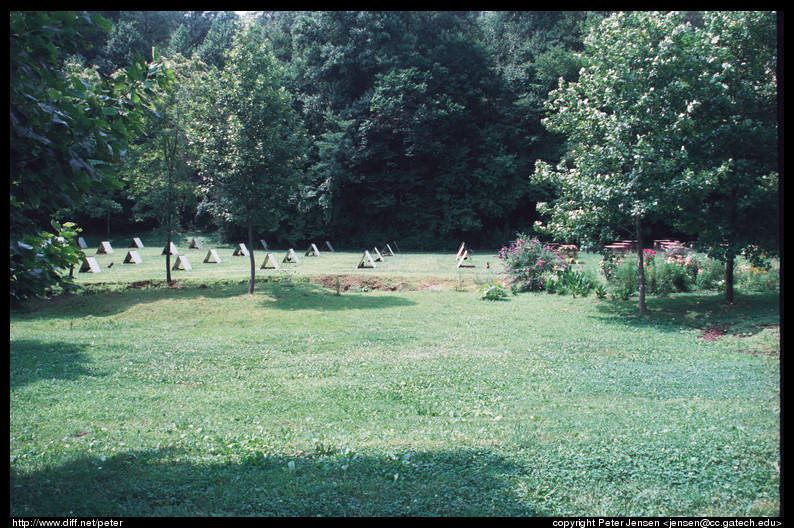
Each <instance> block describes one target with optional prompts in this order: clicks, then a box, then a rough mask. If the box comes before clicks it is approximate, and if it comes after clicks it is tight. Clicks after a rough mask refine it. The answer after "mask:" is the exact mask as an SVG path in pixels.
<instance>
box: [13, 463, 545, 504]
mask: <svg viewBox="0 0 794 528" xmlns="http://www.w3.org/2000/svg"><path fill="white" fill-rule="evenodd" d="M224 458H225V461H223V462H214V461H209V462H206V463H200V464H199V463H195V462H185V461H184V454H183V453H182V452H180V451H177V450H170V451H168V450H160V451H159V452H157V453H154V452H148V453H124V454H117V455H114V456H112V457H101V458H99V457H83V458H79V459H76V460H74V461H72V462H69V463H67V464H64V465H62V466H57V467H53V468H48V469H44V470H41V471H34V472H32V473H29V474H22V473H20V472H19V471H18V470H17V469H15V467H14V464H13V463H12V466H11V479H10V482H11V486H10V499H11V500H10V506H11V508H10V509H11V516H39V515H41V516H75V515H77V516H158V517H164V516H210V515H213V516H214V515H218V516H317V515H321V516H348V517H358V516H533V515H542V512H538V511H534V510H533V509H532V507H531V505H527V504H525V503H523V502H522V501H521V500H519V498H518V497H516V496H515V494H514V492H513V490H512V488H511V485H510V483H509V480H510V479H509V477H510V476H511V475H515V474H516V473H518V472H520V471H521V468H520V467H519V466H517V465H515V464H514V463H512V462H510V461H508V460H506V459H504V458H502V457H500V456H497V455H494V454H493V453H490V452H481V451H470V450H461V451H453V452H449V451H444V452H420V453H413V454H412V455H411V456H409V457H406V455H403V456H400V457H398V456H396V455H392V454H391V453H389V454H388V455H380V456H378V455H375V456H371V455H352V454H345V455H343V454H340V453H327V452H326V453H322V454H319V453H318V454H313V455H312V454H310V455H305V456H300V457H287V456H281V455H268V456H264V455H263V454H262V453H256V454H254V453H246V454H244V455H243V456H242V457H239V458H238V459H237V460H235V461H234V462H229V461H228V458H226V457H224Z"/></svg>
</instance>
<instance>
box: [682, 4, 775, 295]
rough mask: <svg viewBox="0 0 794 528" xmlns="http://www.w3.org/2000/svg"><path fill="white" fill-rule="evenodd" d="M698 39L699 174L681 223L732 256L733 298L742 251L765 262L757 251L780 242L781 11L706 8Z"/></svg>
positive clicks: (718, 252)
mask: <svg viewBox="0 0 794 528" xmlns="http://www.w3.org/2000/svg"><path fill="white" fill-rule="evenodd" d="M698 43H699V49H698V50H697V52H696V53H695V55H696V56H698V57H700V61H701V66H700V68H699V70H698V73H699V75H698V78H697V79H696V82H694V83H693V84H692V88H691V89H692V91H693V97H692V98H691V100H692V101H693V103H692V104H693V105H694V106H695V110H694V112H693V120H694V122H693V135H692V139H691V141H690V142H689V144H688V148H689V150H690V151H691V156H690V157H691V159H692V165H691V170H692V171H693V172H694V173H696V174H697V175H698V178H697V184H696V185H693V186H692V188H690V189H687V190H686V192H682V193H680V196H679V197H678V199H677V203H678V204H679V206H680V211H678V213H677V215H676V216H677V218H678V221H677V224H678V227H679V229H681V230H683V231H685V232H689V233H691V234H693V235H694V236H696V237H697V240H696V242H697V244H698V246H699V248H700V249H702V250H704V251H707V252H708V253H709V255H710V256H712V257H715V258H717V259H719V260H721V261H722V262H724V263H725V300H726V301H727V302H728V303H731V304H732V303H733V302H734V287H733V275H734V263H735V260H736V258H737V257H738V256H739V255H744V256H745V257H747V258H749V259H750V260H751V261H753V263H754V264H756V265H758V264H762V262H759V259H757V257H759V256H761V255H762V254H763V253H764V252H766V253H768V254H776V253H778V252H779V248H780V244H779V235H780V231H779V228H780V217H779V208H778V203H779V201H778V200H779V199H778V196H779V188H778V134H777V120H778V111H777V17H776V15H775V13H773V12H761V11H753V12H735V11H720V12H713V13H712V12H708V13H703V26H702V27H700V28H699V39H698ZM694 94H696V95H694ZM760 260H761V261H762V260H763V259H760Z"/></svg>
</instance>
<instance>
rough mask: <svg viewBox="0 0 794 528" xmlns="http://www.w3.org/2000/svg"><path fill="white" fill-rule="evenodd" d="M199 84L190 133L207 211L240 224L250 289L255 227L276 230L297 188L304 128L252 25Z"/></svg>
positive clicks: (240, 33) (251, 288)
mask: <svg viewBox="0 0 794 528" xmlns="http://www.w3.org/2000/svg"><path fill="white" fill-rule="evenodd" d="M199 88H201V91H197V98H196V100H195V103H196V106H195V108H194V115H195V117H196V119H194V125H195V127H194V129H193V131H192V135H193V141H194V142H195V144H196V145H197V146H198V147H199V149H200V152H201V158H200V170H201V175H202V177H203V180H204V185H205V186H206V188H207V190H208V192H209V195H210V201H211V205H210V207H209V209H210V210H211V211H213V213H214V214H215V216H216V217H218V218H219V219H221V220H222V221H227V222H231V223H234V224H236V225H238V226H240V227H243V228H245V230H246V232H247V234H248V245H249V248H250V249H251V251H250V257H249V258H250V268H251V274H250V281H249V286H248V293H249V294H253V292H254V283H255V278H256V263H255V261H254V252H253V233H254V230H255V229H257V230H263V231H269V230H272V229H275V228H276V227H277V226H278V225H279V222H280V220H281V218H282V215H283V212H284V211H285V210H286V207H287V205H288V202H289V200H290V199H291V198H292V196H293V194H294V192H295V191H296V190H297V189H298V185H299V179H298V176H299V174H300V165H301V162H302V160H303V159H304V151H305V133H304V131H303V127H302V123H301V121H300V118H299V116H298V114H297V112H295V110H294V109H293V103H292V98H291V97H290V95H289V93H288V92H287V91H286V90H285V89H284V87H283V73H282V69H281V67H280V65H279V63H278V62H277V61H276V60H275V58H274V57H273V55H272V53H271V52H270V50H269V49H268V47H267V45H266V41H265V39H264V37H263V34H262V30H261V28H260V27H258V26H256V25H249V26H246V27H243V28H241V29H240V30H239V31H238V32H237V33H236V34H235V36H234V44H233V46H232V48H231V50H229V52H228V53H227V55H226V65H225V67H224V69H223V71H222V72H219V71H218V70H216V69H214V68H213V69H211V70H210V72H209V74H208V75H207V76H206V78H204V82H203V85H202V86H201V87H199ZM197 90H198V88H197Z"/></svg>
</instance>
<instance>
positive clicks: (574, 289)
mask: <svg viewBox="0 0 794 528" xmlns="http://www.w3.org/2000/svg"><path fill="white" fill-rule="evenodd" d="M594 287H595V283H594V282H593V280H592V279H591V278H590V277H589V276H588V275H587V274H586V273H580V272H578V271H576V270H574V269H573V268H571V267H567V268H564V269H558V270H557V279H556V280H550V281H548V283H547V285H546V290H547V291H548V292H549V293H559V294H560V295H565V294H568V293H570V294H571V295H572V296H574V297H576V296H577V295H580V296H582V297H586V296H587V294H588V293H590V290H592V289H593V288H594Z"/></svg>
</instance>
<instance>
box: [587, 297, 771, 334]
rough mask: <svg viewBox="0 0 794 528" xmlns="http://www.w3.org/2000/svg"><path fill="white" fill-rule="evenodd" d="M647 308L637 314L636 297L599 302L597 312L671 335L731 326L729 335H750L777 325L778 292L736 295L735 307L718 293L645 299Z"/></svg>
mask: <svg viewBox="0 0 794 528" xmlns="http://www.w3.org/2000/svg"><path fill="white" fill-rule="evenodd" d="M646 305H647V308H648V313H646V314H644V315H640V313H639V311H638V308H637V299H636V297H635V298H632V299H629V300H627V301H613V300H609V301H602V302H601V303H599V304H598V305H597V309H598V311H599V312H601V315H600V316H599V317H600V318H602V319H605V320H609V321H611V322H617V323H620V324H624V325H627V326H636V327H653V328H655V329H658V330H662V331H670V332H678V331H680V330H686V329H693V330H695V329H708V328H714V327H723V328H725V327H730V329H731V330H730V332H731V333H743V334H746V335H753V334H756V333H758V332H759V331H760V330H761V329H762V328H763V327H765V326H772V325H779V324H780V294H779V293H778V292H769V293H757V294H745V295H737V296H736V297H735V302H734V304H728V303H727V302H726V301H725V299H724V295H723V294H719V293H683V294H675V295H671V296H660V297H655V296H648V297H647V298H646Z"/></svg>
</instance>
